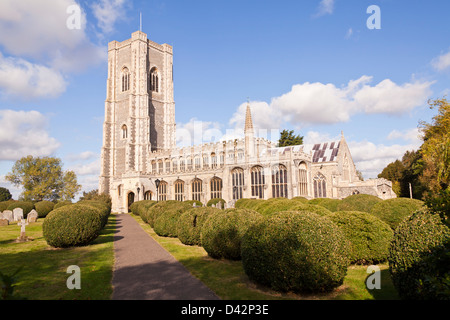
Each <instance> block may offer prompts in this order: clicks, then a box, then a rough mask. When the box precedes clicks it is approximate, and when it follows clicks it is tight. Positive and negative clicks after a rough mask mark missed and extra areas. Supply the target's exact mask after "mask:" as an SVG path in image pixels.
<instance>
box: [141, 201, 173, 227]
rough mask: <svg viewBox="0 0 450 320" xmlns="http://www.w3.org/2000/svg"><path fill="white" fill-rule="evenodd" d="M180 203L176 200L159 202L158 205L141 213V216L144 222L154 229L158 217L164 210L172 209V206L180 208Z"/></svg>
mask: <svg viewBox="0 0 450 320" xmlns="http://www.w3.org/2000/svg"><path fill="white" fill-rule="evenodd" d="M179 203H180V201H176V200H167V201H158V202H157V203H156V204H154V205H152V206H151V207H149V208H148V209H147V211H140V216H141V218H142V220H144V222H146V223H148V224H149V225H150V227H152V228H154V227H155V217H156V215H157V214H158V213H160V212H162V211H164V210H167V209H170V208H171V207H172V206H173V207H176V206H178V204H179Z"/></svg>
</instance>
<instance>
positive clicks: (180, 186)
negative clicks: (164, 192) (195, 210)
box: [175, 180, 184, 201]
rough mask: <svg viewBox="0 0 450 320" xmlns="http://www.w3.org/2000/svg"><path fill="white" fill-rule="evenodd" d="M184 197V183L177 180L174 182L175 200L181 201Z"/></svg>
mask: <svg viewBox="0 0 450 320" xmlns="http://www.w3.org/2000/svg"><path fill="white" fill-rule="evenodd" d="M183 195H184V181H182V180H177V181H175V200H177V201H183V200H184V199H183Z"/></svg>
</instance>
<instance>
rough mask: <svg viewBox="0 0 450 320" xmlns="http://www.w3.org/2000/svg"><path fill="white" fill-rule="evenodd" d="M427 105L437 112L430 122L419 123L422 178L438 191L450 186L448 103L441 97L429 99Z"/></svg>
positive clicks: (449, 118) (449, 119)
mask: <svg viewBox="0 0 450 320" xmlns="http://www.w3.org/2000/svg"><path fill="white" fill-rule="evenodd" d="M429 105H430V108H432V109H438V113H437V115H435V116H434V117H433V119H432V122H431V123H427V122H423V121H422V122H421V123H420V125H419V127H420V129H421V132H422V134H423V144H422V146H421V148H420V151H421V154H422V159H423V173H422V179H423V182H424V183H426V184H428V186H429V188H430V189H431V190H432V191H433V192H439V191H441V190H446V189H447V188H449V187H450V103H449V101H448V100H447V99H446V98H442V99H436V100H430V101H429Z"/></svg>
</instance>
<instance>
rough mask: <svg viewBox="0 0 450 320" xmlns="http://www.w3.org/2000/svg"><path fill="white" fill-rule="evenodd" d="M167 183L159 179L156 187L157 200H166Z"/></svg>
mask: <svg viewBox="0 0 450 320" xmlns="http://www.w3.org/2000/svg"><path fill="white" fill-rule="evenodd" d="M168 185H169V184H168V183H167V182H166V181H161V183H160V184H159V188H158V197H159V199H158V200H159V201H167V186H168Z"/></svg>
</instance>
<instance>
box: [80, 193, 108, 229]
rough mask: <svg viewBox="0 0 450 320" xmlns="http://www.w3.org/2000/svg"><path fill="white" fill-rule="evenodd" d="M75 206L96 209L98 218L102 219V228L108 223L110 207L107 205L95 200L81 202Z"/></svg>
mask: <svg viewBox="0 0 450 320" xmlns="http://www.w3.org/2000/svg"><path fill="white" fill-rule="evenodd" d="M77 204H84V205H87V206H91V207H94V208H96V209H98V210H99V213H100V217H101V219H102V228H103V227H104V226H105V225H106V223H108V218H109V215H110V214H111V206H109V205H108V204H107V203H105V202H103V201H96V200H81V201H78V202H77Z"/></svg>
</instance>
